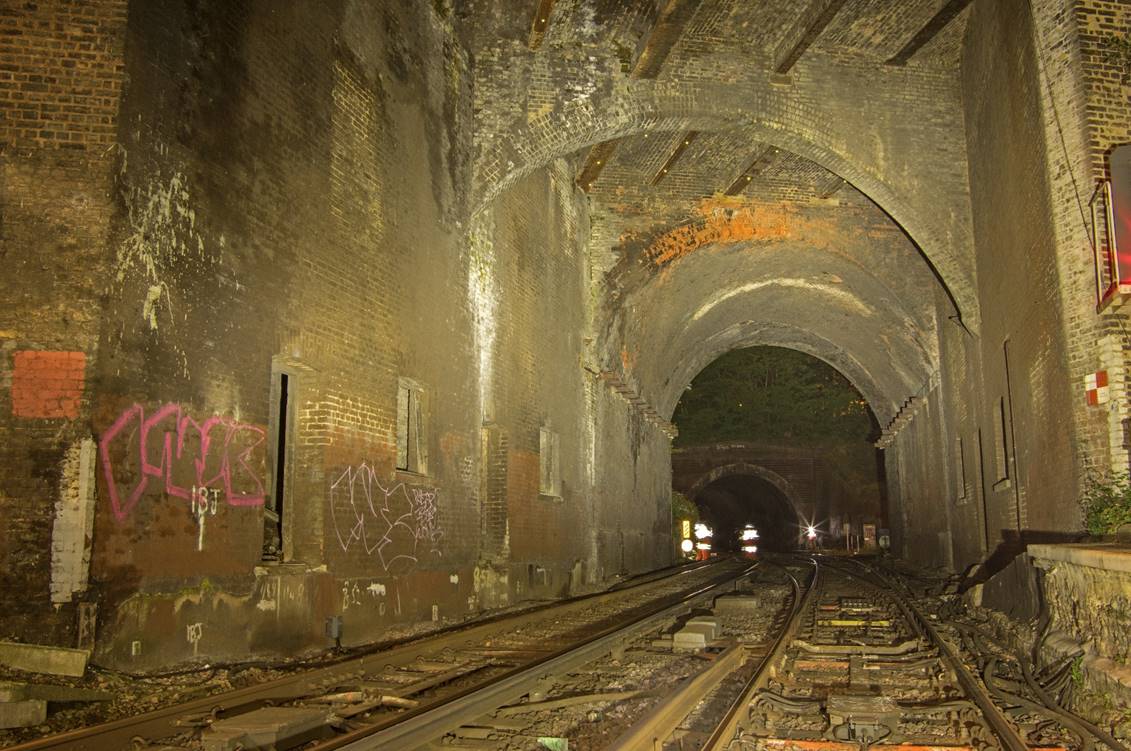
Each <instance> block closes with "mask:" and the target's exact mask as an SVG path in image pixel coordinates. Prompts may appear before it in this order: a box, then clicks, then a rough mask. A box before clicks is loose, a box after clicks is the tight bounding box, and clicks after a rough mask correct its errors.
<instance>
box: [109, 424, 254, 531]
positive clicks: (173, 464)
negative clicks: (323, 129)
mask: <svg viewBox="0 0 1131 751" xmlns="http://www.w3.org/2000/svg"><path fill="white" fill-rule="evenodd" d="M264 439H265V434H264V431H263V429H262V428H260V427H257V426H255V425H248V424H246V423H241V422H239V421H237V420H234V419H232V418H230V417H219V416H212V417H208V418H206V419H204V420H203V421H198V420H196V419H195V418H193V417H192V416H191V415H188V414H186V413H185V411H184V409H182V407H181V406H180V405H179V404H166V405H164V406H162V407H160V408H158V409H157V410H155V411H153V412H152V413H150V414H147V413H146V410H145V408H144V407H143V406H142V405H140V404H135V405H133V406H132V407H130V408H129V409H127V410H126V411H125V412H123V413H122V414H121V415H120V416H119V417H118V419H117V420H115V421H114V424H113V425H111V426H110V427H109V428H108V429H107V430H106V432H105V433H103V434H102V437H101V439H100V440H99V442H98V453H99V458H100V461H101V466H102V473H103V476H104V477H105V479H106V487H107V491H108V493H109V495H110V504H111V506H112V507H113V510H114V516H115V517H117V519H118V520H119V521H124V520H125V519H126V518H127V517H128V516H129V515H130V512H131V511H133V509H134V507H135V506H137V504H138V501H140V500H141V498H142V496H144V495H145V493H146V491H147V490H149V489H150V488H151V486H152V483H164V485H163V488H162V489H163V490H164V492H165V493H166V494H168V495H170V496H172V497H174V498H182V499H184V500H186V501H188V502H189V503H190V504H191V511H192V512H193V515H194V516H196V518H197V519H198V521H202V520H203V517H204V515H205V514H206V513H211V514H215V513H216V506H217V504H218V502H219V501H220V500H221V499H222V500H223V501H224V502H225V503H226V504H227V505H229V506H262V505H263V502H264V498H265V494H264V489H263V481H262V474H263V471H262V468H263V466H264V461H263V444H264Z"/></svg>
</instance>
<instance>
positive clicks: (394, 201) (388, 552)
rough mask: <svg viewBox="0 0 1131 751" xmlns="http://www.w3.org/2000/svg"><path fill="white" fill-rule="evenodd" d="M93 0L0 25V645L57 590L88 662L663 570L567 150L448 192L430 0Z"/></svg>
mask: <svg viewBox="0 0 1131 751" xmlns="http://www.w3.org/2000/svg"><path fill="white" fill-rule="evenodd" d="M111 6H112V4H104V6H100V8H101V10H100V11H99V12H100V13H101V14H102V16H105V17H99V18H86V17H83V16H82V14H81V13H78V12H77V11H74V10H73V9H72V7H71V6H70V5H68V4H65V3H59V4H45V5H42V6H40V10H38V11H34V12H33V11H27V12H24V13H22V14H21V13H13V14H7V15H4V16H0V19H2V20H0V22H2V23H4V24H7V25H8V26H6V27H5V28H8V27H11V29H13V30H14V31H13V32H12V33H11V34H10V35H9V36H5V37H4V39H8V38H13V39H16V40H17V42H14V43H13V44H17V45H25V46H27V47H28V49H29V50H30V52H29V53H28V55H27V56H26V57H20V58H18V59H20V60H23V61H24V63H25V67H26V69H27V71H30V72H25V71H24V70H23V69H22V68H21V69H19V70H14V71H9V70H8V69H7V68H5V69H4V70H3V71H2V72H0V96H3V97H4V98H5V99H6V100H10V101H14V102H17V104H18V112H16V117H18V118H19V121H18V122H16V121H15V120H14V119H12V118H11V117H9V113H7V112H6V113H5V120H4V121H3V125H4V130H3V136H4V144H5V147H6V148H7V149H9V152H8V153H10V154H12V155H13V157H16V156H18V158H11V159H6V160H5V161H4V163H3V169H4V179H5V189H6V194H5V196H4V200H5V206H4V209H5V211H6V216H5V222H4V225H3V232H4V233H5V234H4V240H5V244H4V253H5V255H6V256H7V258H6V259H5V260H6V262H9V263H13V264H15V266H16V268H18V269H19V271H20V273H19V275H18V277H13V276H5V279H4V282H3V284H5V285H6V288H5V292H6V294H7V295H8V299H10V300H13V301H15V302H16V304H14V305H11V306H5V312H4V313H3V314H0V315H2V316H3V318H0V345H2V351H3V356H4V370H3V371H2V373H3V381H2V383H0V386H2V387H3V389H2V390H3V399H4V409H3V415H2V417H0V431H2V434H3V436H4V438H5V440H4V442H3V448H2V449H0V451H3V452H4V453H3V456H4V458H5V461H6V463H7V467H6V471H5V473H4V478H3V482H4V485H3V486H2V494H0V508H2V509H3V511H4V513H5V518H6V525H7V526H6V534H5V535H4V536H3V538H2V542H0V558H2V560H3V561H4V563H5V564H6V565H5V571H4V575H3V576H4V577H5V578H4V579H3V580H2V583H3V586H2V587H0V613H2V614H3V617H2V620H0V630H2V631H3V634H4V635H7V636H14V637H18V638H24V639H35V640H48V641H54V642H56V643H61V644H73V643H74V641H75V638H76V637H75V624H76V621H77V613H76V612H75V610H76V609H75V608H74V605H75V603H77V602H82V603H85V604H86V605H88V606H91V607H87V608H84V616H85V617H87V618H89V617H90V615H91V613H92V612H96V614H97V615H96V617H97V645H96V659H97V660H99V661H101V662H103V663H109V664H114V665H120V666H128V667H131V668H144V667H147V666H152V665H158V664H167V663H169V662H171V661H176V660H180V659H188V658H193V657H196V658H223V657H232V656H237V655H243V654H247V653H248V652H249V651H252V652H259V653H286V652H293V651H295V650H301V649H307V648H313V647H319V646H325V645H326V641H325V638H324V636H323V635H322V630H323V621H324V620H325V618H326V617H328V616H330V615H341V616H342V617H343V622H344V641H345V642H346V643H357V642H361V641H366V640H373V639H375V638H378V637H379V636H380V635H382V634H384V633H386V632H387V630H388V629H389V628H390V627H392V626H394V625H396V624H398V623H410V622H416V621H420V620H449V619H458V618H462V617H465V616H466V615H468V614H470V613H474V612H477V611H478V610H479V609H481V608H483V607H487V606H493V605H499V604H506V603H509V602H513V601H514V600H516V599H519V598H522V597H527V596H531V595H534V596H552V595H556V594H561V593H564V592H567V591H570V590H576V589H579V588H584V587H586V586H592V585H593V584H595V583H598V582H599V581H600V580H601V579H603V578H604V577H606V576H611V575H615V574H618V573H622V572H639V571H643V570H646V569H649V568H653V567H656V566H659V565H664V564H666V563H668V562H669V560H670V551H669V550H668V549H667V548H666V547H665V545H666V543H667V540H668V539H669V535H668V532H669V531H668V512H667V505H668V498H669V489H670V477H669V474H670V472H669V470H668V453H667V452H668V448H669V441H670V439H669V437H668V436H667V435H666V434H665V433H663V431H662V430H661V428H660V427H657V424H656V423H655V421H654V420H653V421H651V422H650V421H649V420H647V419H645V418H644V417H643V416H642V415H641V414H640V411H639V408H638V407H637V406H636V405H633V404H631V403H630V402H629V401H627V400H626V399H625V398H624V397H623V396H621V395H620V394H618V393H616V392H615V391H614V390H612V389H611V388H610V387H609V386H608V385H607V384H605V383H603V382H602V381H601V380H600V373H599V369H597V368H596V367H595V366H594V367H590V366H593V365H594V364H595V362H596V359H595V358H594V357H593V354H592V347H593V337H592V335H591V331H592V328H593V326H592V320H593V315H594V312H593V311H594V309H595V305H594V302H593V299H592V289H593V280H592V279H591V277H590V272H589V255H588V252H587V241H588V238H589V226H588V207H587V204H586V202H585V200H584V195H583V194H582V193H580V191H578V190H577V188H576V186H575V185H574V182H573V171H574V168H575V165H573V164H572V163H567V162H565V161H558V162H555V163H552V164H549V165H546V166H544V167H542V168H539V169H535V170H532V171H530V172H529V173H528V174H527V175H525V176H524V177H523V179H522V180H521V181H519V182H517V183H515V184H514V185H513V186H512V187H511V188H510V189H508V190H505V191H502V192H501V193H499V196H498V199H497V200H496V201H494V202H492V203H490V204H487V205H485V206H483V207H482V210H481V211H479V212H478V213H476V214H474V215H473V214H472V211H471V207H472V205H473V201H472V195H471V191H470V184H471V168H470V158H471V154H472V146H471V145H472V131H471V122H472V105H473V101H474V99H473V96H472V87H473V80H472V76H471V74H470V69H471V57H470V54H469V53H468V51H467V49H466V47H465V46H464V42H463V41H461V33H460V31H459V30H458V29H457V28H456V25H455V24H456V23H457V20H456V19H455V18H454V17H453V16H452V14H451V12H450V9H449V6H447V5H446V4H444V3H426V2H415V1H414V0H403V1H398V2H393V3H372V2H361V1H355V0H340V1H339V2H333V3H330V4H320V5H318V6H317V7H315V6H302V7H299V6H292V7H287V8H283V7H280V6H275V5H264V4H259V3H254V2H250V1H247V2H243V1H239V2H224V3H219V2H209V1H208V0H199V1H196V0H194V1H186V2H184V3H172V4H161V5H154V4H152V3H143V2H135V3H131V4H129V7H128V9H127V8H126V7H125V6H124V5H123V6H121V7H116V8H114V9H113V12H111ZM127 10H128V14H127ZM53 14H54V15H53ZM48 22H51V23H48ZM55 22H58V23H57V24H55ZM53 24H55V25H53ZM5 43H6V42H5ZM52 45H60V46H62V47H64V48H70V47H74V48H75V49H76V50H78V51H76V54H75V59H76V60H77V62H76V65H75V68H72V67H71V66H70V65H68V64H67V62H66V56H63V57H59V56H56V55H55V54H54V53H53V52H49V50H52V49H55V48H53V47H52ZM21 49H22V48H21ZM89 50H93V51H94V53H95V54H94V56H93V57H91V56H89V55H88V54H87V51H89ZM60 61H61V62H60ZM52 65H58V67H59V71H54V70H53V68H51V66H52ZM76 71H77V72H76ZM9 73H11V75H9ZM47 73H50V76H48V75H46V74H47ZM33 76H34V77H35V78H34V79H33ZM41 85H42V86H46V87H48V88H49V90H50V96H49V97H47V96H39V94H40V93H41V91H42V90H41V88H40V87H41ZM66 96H72V97H74V98H75V100H76V101H77V99H78V98H81V99H82V102H83V104H82V108H83V109H82V111H81V112H79V111H77V110H76V111H72V109H70V108H68V107H66V106H65V104H66V101H65V100H62V102H61V98H62V97H66ZM24 113H26V114H24ZM80 115H83V117H80ZM53 119H54V120H57V121H58V122H57V126H58V127H55V126H54V125H51V123H50V121H52V120H53ZM33 120H34V121H37V122H40V123H42V127H40V126H36V127H34V128H33V127H32V126H30V125H29V123H30V122H31V121H33ZM76 123H77V125H76ZM75 133H77V134H78V137H76V136H75V135H73V134H75ZM17 149H18V150H17ZM48 256H50V257H52V258H53V259H56V260H55V261H53V262H52V263H50V264H49V263H47V262H45V261H43V260H42V259H43V258H46V257H48ZM17 278H18V280H19V282H18V284H17V283H16V279H17ZM284 376H285V384H286V386H285V395H286V400H285V402H284V399H283V394H284ZM543 434H546V435H549V436H552V437H551V439H550V441H551V443H552V444H553V445H555V446H556V455H557V477H556V478H550V481H549V485H550V486H551V487H550V489H549V491H548V492H547V487H545V486H546V484H547V481H546V480H544V479H543V472H544V469H545V466H544V465H545V464H546V462H545V461H544V457H543V454H544V453H546V439H545V438H543ZM599 444H600V445H599ZM406 446H408V447H410V448H409V449H407V453H406V448H405V447H406ZM627 466H631V467H633V468H634V472H633V473H630V474H627V475H626V474H625V473H624V471H623V470H624V467H627ZM7 469H12V470H13V471H7ZM276 517H279V518H281V524H280V522H277V521H276ZM657 540H662V541H663V543H664V545H660V546H657V544H656V542H657ZM53 605H62V606H63V607H61V608H59V609H58V610H56V609H54V608H53V607H52V606H53ZM45 625H51V628H50V629H48V628H45Z"/></svg>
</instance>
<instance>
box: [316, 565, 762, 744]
mask: <svg viewBox="0 0 1131 751" xmlns="http://www.w3.org/2000/svg"><path fill="white" fill-rule="evenodd" d="M755 568H757V564H754V565H752V566H748V567H747V568H745V569H744V570H742V571H741V572H738V573H733V574H729V575H727V576H725V577H722V578H721V580H719V581H716V582H713V583H711V584H707V585H705V586H703V587H700V588H699V589H697V590H695V591H693V592H691V593H687V594H684V595H679V596H676V597H673V598H670V599H671V600H673V601H671V602H669V603H667V604H665V605H663V606H661V607H660V608H659V609H655V610H652V611H651V612H649V613H645V614H643V615H641V616H639V617H638V618H636V619H634V620H633V621H631V622H629V623H627V624H623V623H622V624H617V625H615V626H611V627H610V628H608V629H605V630H604V631H603V632H601V633H600V634H597V635H595V636H593V637H591V638H589V639H587V640H586V641H584V642H583V643H582V644H580V645H574V646H571V647H567V648H565V649H562V650H559V651H558V652H556V653H555V654H553V655H549V656H547V657H545V658H542V659H540V660H537V661H536V662H534V663H532V664H529V665H525V666H522V667H519V668H516V669H514V670H512V671H510V672H508V673H507V674H505V675H503V676H500V677H498V678H497V679H495V680H494V681H492V682H490V683H489V684H487V685H485V686H481V687H473V688H470V689H467V690H465V691H462V692H460V693H457V694H455V695H452V696H449V697H445V698H444V699H441V700H440V701H437V702H435V703H433V704H430V705H428V706H424V707H420V708H418V709H414V710H410V711H409V712H407V713H404V714H400V715H397V716H396V717H393V718H390V719H388V720H386V721H384V722H382V723H379V724H375V725H372V726H369V727H364V728H360V729H358V730H355V731H353V732H352V733H347V734H346V735H342V736H339V737H338V738H334V739H330V740H328V741H325V742H323V743H320V744H318V745H316V746H314V747H313V749H312V751H338V750H339V749H340V750H342V751H373V750H374V749H380V750H381V751H400V750H401V749H405V750H407V749H415V748H419V747H420V746H423V745H424V744H427V743H431V742H433V741H435V740H437V739H439V738H441V737H443V735H444V734H445V733H447V732H448V731H450V730H453V729H455V728H457V727H459V726H460V725H462V724H464V723H466V722H471V721H474V720H475V719H476V718H478V717H481V716H482V715H484V714H486V713H488V712H490V711H492V710H494V709H496V708H497V707H499V706H500V705H503V704H507V703H510V702H512V701H514V700H515V699H517V698H518V697H519V696H521V695H522V694H523V693H526V692H527V691H529V690H530V688H531V687H532V686H533V685H535V684H536V683H537V681H538V680H539V679H540V678H542V677H543V676H545V675H547V674H550V673H554V672H565V671H568V670H570V669H572V668H574V667H577V666H580V665H584V664H586V663H589V662H592V661H594V660H596V659H598V658H600V657H601V656H602V655H604V654H607V653H608V652H610V651H612V649H613V648H614V647H615V646H617V645H618V644H620V643H622V642H623V641H625V640H626V639H629V638H631V637H632V636H633V635H635V634H636V633H638V632H640V631H643V630H645V629H648V628H651V627H652V626H653V625H654V624H655V623H656V622H658V621H662V620H664V619H667V618H670V617H672V616H674V615H676V614H678V613H680V612H682V611H683V610H685V609H686V608H687V606H688V605H689V604H690V603H692V602H694V601H696V600H699V599H702V598H705V597H707V596H710V595H711V594H713V593H714V592H715V591H717V590H720V589H722V588H724V587H727V586H730V585H731V584H733V583H734V582H735V581H736V580H738V579H741V578H742V577H744V576H748V575H749V574H750V573H751V572H752V571H753V570H754V569H755Z"/></svg>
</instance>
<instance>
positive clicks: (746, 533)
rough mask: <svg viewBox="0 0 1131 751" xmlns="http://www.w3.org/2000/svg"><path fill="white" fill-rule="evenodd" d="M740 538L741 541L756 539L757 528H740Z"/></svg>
mask: <svg viewBox="0 0 1131 751" xmlns="http://www.w3.org/2000/svg"><path fill="white" fill-rule="evenodd" d="M742 539H743V541H746V540H757V539H758V530H756V529H754V528H753V527H747V528H746V529H744V530H742Z"/></svg>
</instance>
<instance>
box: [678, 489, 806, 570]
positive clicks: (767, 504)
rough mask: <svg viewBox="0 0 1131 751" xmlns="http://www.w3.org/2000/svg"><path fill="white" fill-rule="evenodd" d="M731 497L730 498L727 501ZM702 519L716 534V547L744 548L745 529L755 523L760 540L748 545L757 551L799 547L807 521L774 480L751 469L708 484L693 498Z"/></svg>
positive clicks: (724, 548)
mask: <svg viewBox="0 0 1131 751" xmlns="http://www.w3.org/2000/svg"><path fill="white" fill-rule="evenodd" d="M728 499H729V500H728ZM691 500H692V502H693V503H695V505H696V507H697V508H698V509H699V514H700V520H701V521H703V522H704V523H705V524H707V525H708V526H710V527H711V528H712V529H713V531H714V535H713V538H712V548H713V550H715V551H717V552H720V553H727V552H753V551H744V550H743V548H744V542H743V540H742V539H741V536H740V535H741V532H742V530H743V529H744V528H745V527H747V525H752V526H753V527H754V528H755V529H757V531H758V534H759V536H758V539H757V540H755V541H750V542H749V543H747V544H748V545H749V544H751V543H752V544H753V546H755V547H757V549H758V551H775V552H785V551H789V550H796V549H797V547H798V539H799V536H800V534H801V532H802V530H803V527H804V521H803V519H802V518H801V516H800V514H799V513H798V511H797V508H796V506H795V505H794V502H793V501H792V500H791V499H790V498H789V497H788V496H787V495H786V494H785V493H784V492H782V490H781V489H780V488H778V487H776V486H775V485H774V484H773V483H772V482H770V481H769V480H767V479H766V478H764V477H760V476H759V475H758V474H756V473H754V472H751V471H746V472H743V471H737V472H735V473H733V474H728V475H725V476H723V477H719V478H717V479H715V480H712V481H711V482H709V483H707V484H706V485H705V486H703V488H702V489H700V490H699V491H698V492H697V493H696V494H695V497H694V498H692V499H691Z"/></svg>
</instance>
